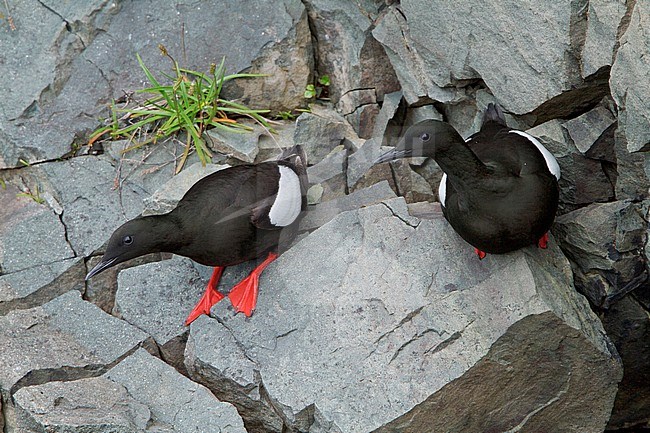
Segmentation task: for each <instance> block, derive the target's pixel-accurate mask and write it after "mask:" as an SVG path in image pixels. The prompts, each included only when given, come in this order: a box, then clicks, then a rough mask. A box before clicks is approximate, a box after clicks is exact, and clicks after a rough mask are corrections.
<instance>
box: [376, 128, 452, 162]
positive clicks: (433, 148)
mask: <svg viewBox="0 0 650 433" xmlns="http://www.w3.org/2000/svg"><path fill="white" fill-rule="evenodd" d="M463 142H464V140H463V138H462V137H461V136H460V134H459V133H458V132H457V131H456V130H455V129H454V127H453V126H451V125H450V124H448V123H445V122H442V121H440V120H423V121H422V122H419V123H416V124H415V125H413V126H411V127H410V128H409V129H408V130H407V131H406V134H404V137H402V139H401V140H400V141H399V142H398V143H397V145H396V146H395V149H393V150H390V151H388V152H386V153H384V154H383V155H381V156H380V157H379V158H377V160H376V161H375V164H379V163H382V162H386V161H393V160H395V159H399V158H411V157H418V156H424V157H427V158H435V157H436V152H440V151H441V150H444V149H446V148H448V147H449V146H452V145H455V144H457V143H463Z"/></svg>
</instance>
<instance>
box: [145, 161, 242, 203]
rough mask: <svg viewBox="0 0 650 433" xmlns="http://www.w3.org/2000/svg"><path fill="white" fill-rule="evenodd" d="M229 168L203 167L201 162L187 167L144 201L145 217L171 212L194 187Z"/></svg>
mask: <svg viewBox="0 0 650 433" xmlns="http://www.w3.org/2000/svg"><path fill="white" fill-rule="evenodd" d="M228 167H230V166H229V165H216V164H207V165H205V166H203V165H202V164H201V163H199V162H197V163H196V164H193V165H191V166H189V167H187V168H186V169H185V170H183V171H181V172H180V173H179V174H178V175H176V176H174V177H173V178H171V179H170V180H169V181H168V182H166V183H165V184H164V185H163V186H161V187H160V188H158V190H156V192H154V193H153V194H152V195H151V196H150V197H146V198H145V199H144V204H145V210H144V212H143V215H156V214H163V213H167V212H170V211H171V210H173V209H174V208H175V207H176V204H178V202H179V201H180V199H182V198H183V196H184V195H185V193H186V192H187V191H188V190H189V189H190V188H191V187H192V185H194V184H195V183H196V182H198V181H199V180H201V179H202V178H204V177H205V176H208V175H210V174H212V173H214V172H217V171H219V170H223V169H224V168H228Z"/></svg>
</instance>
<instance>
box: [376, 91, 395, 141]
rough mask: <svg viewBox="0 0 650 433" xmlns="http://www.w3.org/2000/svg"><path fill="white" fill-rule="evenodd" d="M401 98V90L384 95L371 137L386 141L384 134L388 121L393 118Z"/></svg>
mask: <svg viewBox="0 0 650 433" xmlns="http://www.w3.org/2000/svg"><path fill="white" fill-rule="evenodd" d="M401 100H402V92H393V93H389V94H387V95H385V96H384V103H383V104H382V106H381V111H380V112H379V115H378V116H377V120H376V122H375V126H374V128H373V131H372V137H373V138H374V139H375V140H377V141H379V142H380V143H382V144H384V143H386V141H385V139H384V136H385V135H386V129H387V128H388V122H390V121H391V119H393V117H394V116H395V113H396V112H397V109H398V108H399V103H400V101H401Z"/></svg>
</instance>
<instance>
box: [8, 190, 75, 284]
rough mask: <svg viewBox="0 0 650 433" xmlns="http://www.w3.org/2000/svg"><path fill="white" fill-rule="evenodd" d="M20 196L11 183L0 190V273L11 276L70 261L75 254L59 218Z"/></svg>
mask: <svg viewBox="0 0 650 433" xmlns="http://www.w3.org/2000/svg"><path fill="white" fill-rule="evenodd" d="M38 188H39V190H40V189H41V188H42V187H41V186H39V187H38ZM19 193H21V190H20V189H18V188H17V187H15V186H14V185H12V184H7V185H6V187H5V188H0V201H2V208H1V209H0V272H2V273H3V274H10V273H14V272H19V271H22V270H27V269H31V268H35V267H38V266H43V265H46V266H47V265H49V264H50V263H54V262H62V261H66V260H68V259H73V258H74V257H75V253H74V251H73V250H72V249H71V248H70V244H68V242H67V241H66V227H65V226H64V225H63V224H62V223H61V220H60V219H59V216H58V215H56V214H55V213H54V212H53V211H52V210H51V209H49V208H48V207H47V205H41V204H37V203H36V202H35V201H33V200H32V199H31V198H29V197H18V196H17V194H19Z"/></svg>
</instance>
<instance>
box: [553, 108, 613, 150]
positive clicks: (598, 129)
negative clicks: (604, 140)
mask: <svg viewBox="0 0 650 433" xmlns="http://www.w3.org/2000/svg"><path fill="white" fill-rule="evenodd" d="M614 122H616V118H615V117H614V116H613V115H612V113H611V112H610V111H609V110H608V109H607V108H605V107H603V106H598V107H596V108H594V109H593V110H591V111H588V112H586V113H585V114H583V115H582V116H579V117H576V118H575V119H571V120H568V121H566V122H565V123H564V125H563V126H564V128H565V129H566V130H567V132H568V133H569V137H571V140H573V143H574V144H575V146H576V147H577V148H578V150H579V151H580V152H581V153H582V154H586V153H587V152H588V151H589V149H591V146H593V145H594V143H596V141H598V138H600V136H601V135H602V134H603V132H605V130H606V129H607V128H609V127H610V126H611V125H612V124H613V123H614Z"/></svg>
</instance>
